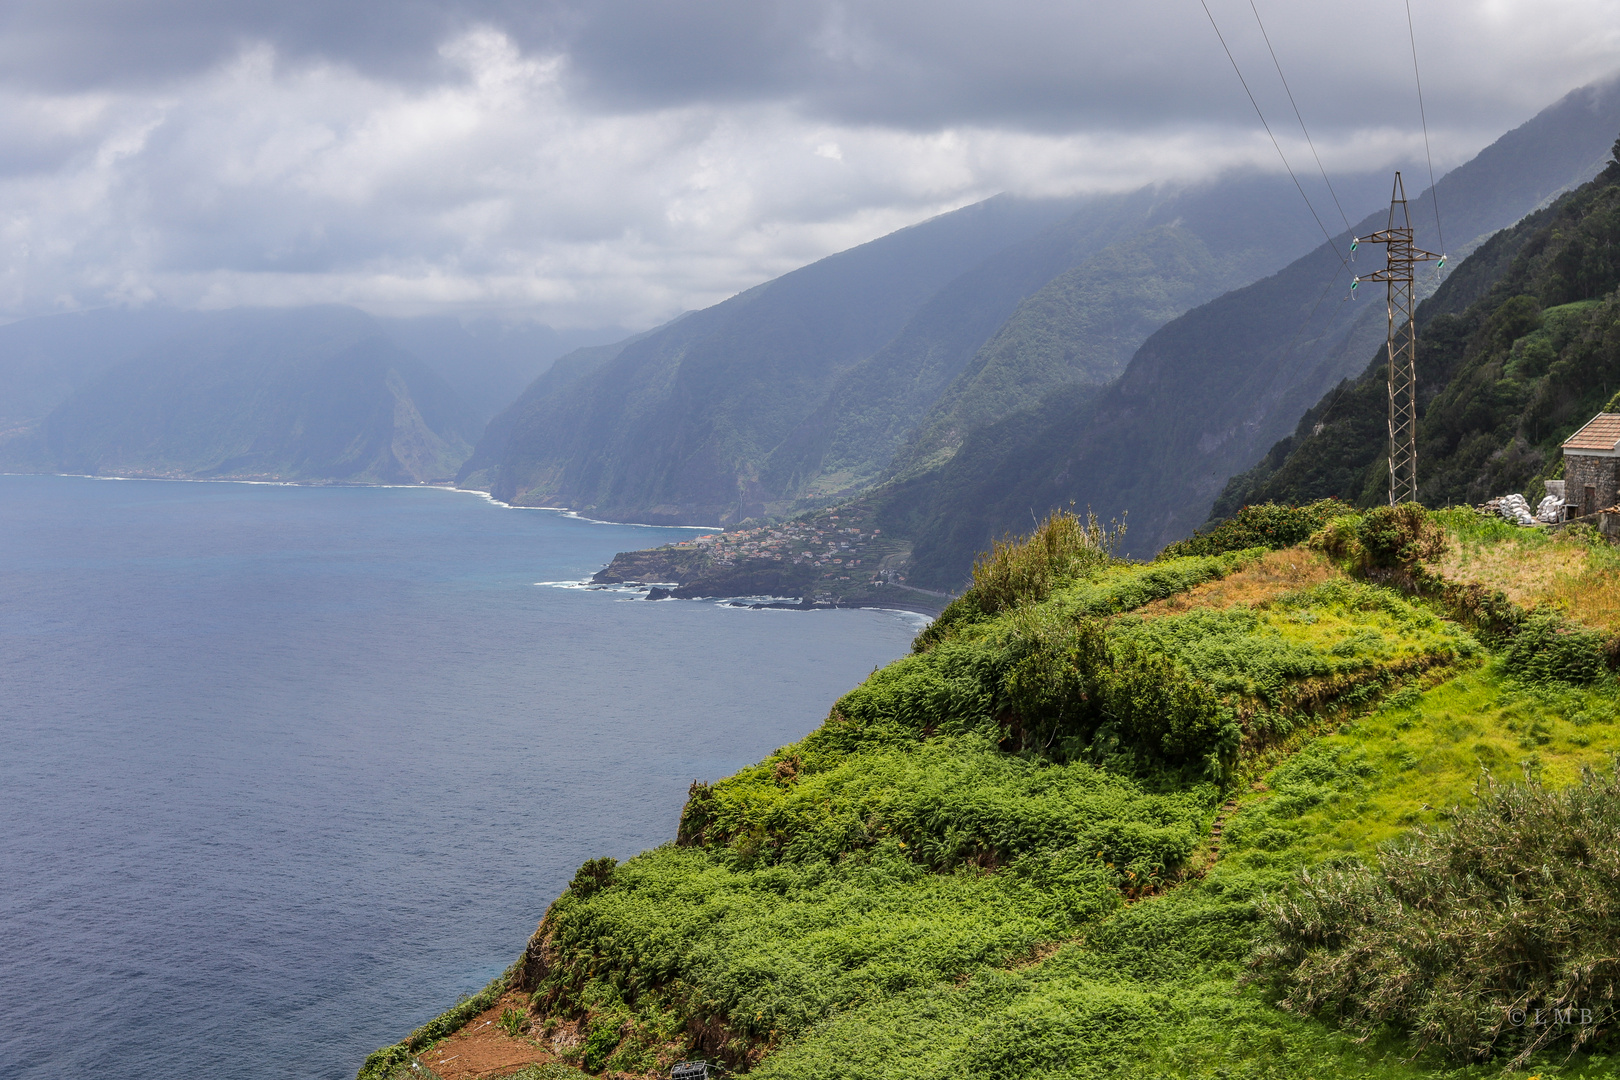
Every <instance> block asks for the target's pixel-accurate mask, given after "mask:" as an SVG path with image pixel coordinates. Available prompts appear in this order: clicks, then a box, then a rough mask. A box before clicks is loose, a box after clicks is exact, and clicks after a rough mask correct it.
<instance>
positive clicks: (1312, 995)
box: [361, 502, 1620, 1080]
mask: <svg viewBox="0 0 1620 1080" xmlns="http://www.w3.org/2000/svg"><path fill="white" fill-rule="evenodd" d="M1306 533H1310V534H1312V536H1313V539H1312V541H1311V543H1310V544H1309V545H1307V546H1293V547H1290V546H1286V545H1287V544H1288V543H1290V542H1291V541H1294V540H1297V539H1298V537H1299V536H1300V535H1302V534H1306ZM1108 540H1109V537H1108V535H1107V533H1106V532H1105V531H1099V530H1095V529H1089V530H1088V529H1087V528H1086V527H1085V524H1084V523H1083V522H1080V521H1079V520H1078V519H1074V518H1072V517H1063V516H1059V517H1055V518H1053V519H1049V521H1048V522H1047V523H1046V524H1044V525H1042V526H1041V527H1040V529H1039V531H1038V533H1037V535H1036V537H1035V538H1034V541H1033V542H1031V543H1028V544H1025V545H1023V546H1012V545H1008V546H1004V547H1002V548H999V549H998V550H997V551H996V552H995V553H994V554H993V555H992V556H991V557H990V558H989V559H988V560H987V561H986V563H985V565H984V568H983V571H982V572H981V574H979V575H978V577H977V583H976V584H975V586H974V588H973V589H971V590H970V591H969V592H968V593H966V594H964V595H963V596H962V597H961V598H959V599H958V600H957V601H955V602H953V603H952V604H951V605H950V606H949V608H947V610H946V611H945V612H944V613H943V615H942V616H941V617H940V618H939V619H938V620H936V621H935V622H934V624H933V625H932V626H931V627H930V628H929V629H928V630H927V631H925V632H924V633H923V634H921V635H919V637H918V639H917V642H916V643H915V645H914V647H913V653H912V655H910V656H908V657H906V658H904V659H902V660H900V661H897V662H896V663H894V664H891V665H889V666H888V667H886V668H884V669H882V670H880V671H877V672H874V673H873V675H872V676H871V677H870V678H868V679H867V680H866V681H865V682H863V683H862V684H861V685H860V686H858V687H856V688H855V689H853V690H852V691H851V692H850V693H848V694H846V695H845V696H844V697H843V698H841V699H840V700H839V701H837V702H836V703H835V704H834V705H833V707H832V709H831V711H830V712H829V715H828V718H827V720H826V722H825V723H824V724H823V725H822V726H821V727H820V728H818V729H817V730H816V731H814V732H812V733H811V734H810V735H808V736H807V737H806V738H805V739H803V740H801V741H800V742H799V743H796V744H794V745H791V746H787V747H783V748H782V749H781V750H779V751H777V752H776V753H774V754H772V755H771V756H770V757H769V758H767V759H766V760H765V761H762V762H760V763H759V764H758V765H755V766H753V767H750V768H747V769H744V770H742V771H741V772H739V773H737V774H735V775H733V776H730V777H727V778H724V779H721V780H718V781H715V782H712V783H705V782H694V784H693V785H692V788H691V791H690V795H689V799H688V801H687V804H686V807H685V809H684V810H683V812H682V815H681V819H680V822H679V824H678V826H676V827H675V828H674V842H673V843H670V844H665V845H663V846H661V847H658V848H656V849H654V850H651V851H647V852H644V853H643V854H641V855H638V856H636V857H635V858H633V859H630V860H628V861H626V862H624V863H617V862H615V861H614V860H613V859H606V858H604V859H593V860H591V861H589V862H587V863H586V864H585V865H584V866H582V867H581V868H580V870H579V872H578V873H577V874H576V875H575V877H574V879H573V881H572V883H571V884H570V886H569V888H568V889H567V890H566V891H565V892H564V893H563V895H562V896H560V897H559V898H558V899H557V900H556V901H555V902H554V903H553V904H552V905H551V906H550V908H549V909H548V910H547V912H546V914H545V916H544V918H543V919H542V920H541V922H540V924H539V927H538V929H537V931H536V932H535V934H534V936H533V937H532V938H531V939H530V941H529V942H528V945H527V947H526V948H525V949H524V951H523V953H522V955H521V957H520V958H519V959H518V961H517V962H516V963H515V964H514V965H513V967H512V968H511V969H510V970H509V971H508V972H506V973H505V974H503V975H502V976H501V977H500V978H499V979H497V980H496V981H495V982H494V983H492V984H491V985H490V987H489V988H488V989H487V990H486V991H485V993H483V994H481V995H479V996H478V997H477V998H474V999H470V1000H469V1001H467V1002H464V1003H463V1004H461V1005H458V1006H457V1007H456V1008H455V1009H452V1010H451V1011H450V1012H449V1013H446V1014H445V1016H444V1017H441V1018H440V1019H439V1020H437V1021H434V1022H433V1023H432V1024H429V1025H428V1026H426V1027H424V1028H423V1029H421V1030H420V1031H418V1032H416V1033H414V1034H413V1035H412V1036H411V1037H410V1038H409V1039H407V1040H406V1041H404V1042H402V1043H400V1044H398V1045H396V1046H393V1047H389V1048H385V1049H384V1050H381V1051H378V1052H377V1053H376V1054H374V1055H373V1056H372V1058H371V1059H370V1060H368V1062H367V1064H366V1066H365V1067H364V1068H363V1069H362V1070H361V1080H402V1078H403V1077H405V1076H411V1077H422V1076H429V1077H432V1076H442V1077H447V1078H448V1077H451V1076H452V1075H453V1076H454V1077H455V1080H463V1078H465V1080H472V1078H475V1077H479V1078H481V1077H493V1076H497V1075H501V1076H506V1075H514V1074H512V1073H511V1072H510V1069H511V1067H512V1063H522V1062H529V1063H533V1064H532V1065H528V1066H526V1067H525V1071H523V1072H520V1073H517V1074H515V1075H518V1076H522V1077H524V1078H525V1080H552V1078H561V1077H564V1076H574V1077H577V1076H578V1075H579V1073H578V1071H576V1070H583V1071H584V1072H586V1073H590V1074H593V1075H601V1076H610V1077H614V1078H631V1077H638V1078H639V1077H646V1078H651V1077H654V1076H667V1075H669V1070H670V1067H671V1065H672V1064H673V1063H675V1062H678V1061H683V1060H689V1059H691V1058H695V1057H701V1058H705V1059H707V1060H709V1061H711V1062H719V1063H722V1064H723V1065H724V1066H725V1068H726V1069H728V1070H730V1071H731V1072H733V1073H741V1072H748V1073H750V1074H751V1075H754V1076H757V1077H760V1078H763V1080H771V1078H776V1077H782V1078H784V1080H785V1078H788V1077H793V1078H801V1077H807V1076H813V1077H823V1076H826V1077H839V1078H840V1080H887V1078H891V1077H895V1076H905V1077H908V1078H911V1077H916V1078H920V1080H947V1078H954V1077H961V1076H995V1077H1001V1078H1005V1080H1055V1078H1058V1077H1075V1078H1094V1077H1095V1078H1101V1077H1113V1076H1126V1075H1141V1076H1180V1077H1186V1078H1198V1080H1215V1078H1217V1077H1219V1078H1222V1080H1231V1078H1233V1077H1244V1078H1251V1080H1261V1078H1265V1080H1274V1078H1275V1080H1306V1078H1315V1077H1320V1076H1323V1075H1335V1076H1343V1077H1346V1078H1351V1080H1397V1078H1399V1080H1413V1078H1423V1077H1433V1078H1435V1080H1439V1078H1441V1077H1445V1078H1448V1080H1461V1078H1467V1080H1485V1077H1487V1076H1492V1075H1501V1073H1502V1069H1503V1066H1504V1065H1506V1066H1509V1067H1510V1068H1515V1069H1516V1068H1520V1067H1524V1068H1528V1069H1538V1068H1539V1069H1543V1070H1544V1071H1549V1072H1550V1071H1553V1070H1556V1071H1557V1074H1558V1075H1559V1076H1562V1077H1577V1078H1593V1080H1595V1078H1596V1077H1599V1076H1607V1075H1611V1071H1610V1070H1609V1068H1608V1061H1609V1059H1608V1058H1607V1057H1606V1056H1605V1055H1606V1054H1608V1053H1609V1052H1611V1051H1613V1050H1614V1049H1616V1046H1617V1043H1620V1038H1617V1034H1616V1028H1615V1019H1616V1017H1615V1015H1614V1014H1613V1012H1612V1005H1610V1004H1607V1003H1611V1002H1612V1001H1613V1000H1614V996H1615V994H1616V993H1617V992H1620V979H1617V978H1616V976H1615V975H1614V974H1613V973H1612V971H1610V969H1609V968H1605V967H1601V965H1599V966H1590V967H1589V966H1587V965H1588V964H1589V962H1594V961H1596V960H1598V959H1599V958H1600V957H1602V956H1612V955H1613V954H1614V952H1613V951H1614V949H1615V948H1620V940H1616V938H1617V936H1620V931H1617V930H1616V927H1615V924H1614V921H1613V919H1612V917H1611V916H1610V914H1609V912H1611V911H1612V902H1613V892H1614V885H1613V882H1614V880H1615V873H1616V872H1617V871H1616V868H1615V867H1613V866H1612V862H1613V860H1612V858H1611V856H1612V852H1611V851H1609V848H1612V845H1607V846H1604V844H1594V843H1592V842H1591V840H1590V838H1594V837H1598V836H1600V835H1601V836H1612V835H1613V834H1614V830H1615V829H1617V828H1620V811H1617V810H1616V807H1620V783H1617V782H1610V781H1607V780H1604V779H1602V778H1601V775H1602V774H1600V773H1594V772H1592V771H1590V770H1592V769H1594V768H1595V769H1598V770H1603V769H1606V768H1608V767H1609V766H1607V765H1606V764H1605V763H1606V762H1607V761H1608V760H1609V755H1611V754H1612V753H1615V752H1617V751H1620V680H1617V676H1616V673H1615V668H1616V666H1617V665H1620V610H1616V609H1615V607H1614V605H1613V603H1612V597H1613V595H1614V581H1615V580H1616V579H1617V575H1620V549H1617V548H1616V547H1615V546H1613V545H1611V544H1608V543H1606V542H1605V541H1603V540H1602V539H1601V538H1599V537H1597V536H1595V535H1594V534H1592V533H1591V531H1590V530H1581V529H1576V528H1572V529H1569V530H1566V531H1565V532H1563V533H1560V534H1556V535H1549V534H1548V533H1547V532H1546V531H1544V530H1535V529H1520V528H1518V527H1516V526H1513V525H1511V524H1508V523H1505V522H1502V521H1501V520H1499V519H1487V518H1484V517H1481V516H1479V515H1476V514H1474V513H1473V512H1472V511H1469V510H1452V511H1439V512H1432V513H1431V512H1427V511H1424V510H1423V509H1422V508H1420V507H1415V506H1406V507H1401V508H1398V509H1390V508H1387V507H1385V508H1379V509H1375V510H1372V511H1369V512H1367V513H1365V514H1356V513H1353V512H1351V511H1350V510H1349V509H1348V508H1346V507H1344V506H1343V505H1342V504H1335V503H1330V502H1325V503H1321V504H1317V505H1315V506H1312V507H1307V508H1299V509H1296V508H1285V507H1275V506H1269V507H1253V508H1250V509H1249V510H1246V511H1245V512H1244V513H1243V514H1242V515H1239V518H1238V519H1236V520H1235V521H1234V522H1232V523H1229V524H1227V525H1223V526H1222V527H1220V528H1219V529H1217V530H1216V531H1215V532H1214V533H1212V534H1209V535H1205V536H1199V537H1195V538H1193V539H1192V540H1189V541H1186V542H1184V543H1183V544H1182V545H1180V546H1179V547H1178V549H1177V550H1175V551H1172V552H1170V553H1167V554H1166V555H1163V556H1161V557H1160V558H1158V559H1156V560H1155V561H1153V562H1151V563H1136V562H1131V561H1128V560H1124V559H1118V558H1115V557H1114V556H1113V555H1111V554H1110V552H1109V547H1110V545H1109V543H1108ZM1553 568H1558V573H1553V572H1551V571H1552V570H1553ZM1510 597H1511V598H1510ZM1555 604H1556V605H1557V606H1556V607H1554V605H1555ZM1526 754H1529V755H1530V757H1529V758H1528V759H1527V758H1526ZM1527 760H1528V761H1530V762H1531V766H1530V767H1529V768H1530V771H1529V772H1528V773H1526V782H1525V783H1524V784H1522V785H1514V786H1512V787H1511V788H1509V787H1507V786H1502V787H1498V786H1497V783H1496V781H1493V780H1491V779H1490V778H1489V777H1488V776H1487V778H1486V779H1485V780H1484V781H1481V780H1480V768H1481V766H1482V765H1483V766H1485V767H1486V768H1487V769H1490V770H1494V771H1495V772H1496V773H1497V774H1498V775H1500V776H1503V777H1507V776H1510V775H1514V774H1515V773H1516V764H1515V763H1516V762H1521V761H1527ZM1583 770H1585V771H1583ZM1471 790H1472V791H1474V792H1475V795H1474V796H1471V795H1470V791H1471ZM1476 804H1477V805H1479V809H1478V810H1465V809H1462V807H1464V806H1465V805H1476ZM1448 808H1451V809H1448ZM673 824H674V823H672V825H673ZM1569 837H1577V838H1578V842H1575V843H1569V842H1565V841H1566V840H1567V839H1568V838H1569ZM1395 841H1400V844H1399V845H1398V847H1399V850H1398V851H1397V849H1396V847H1393V846H1392V842H1395ZM1599 850H1602V851H1604V852H1605V854H1604V855H1603V856H1602V859H1596V858H1595V857H1594V856H1593V855H1592V852H1594V851H1599ZM1403 853H1404V854H1403ZM1603 860H1607V861H1603ZM1307 870H1308V871H1309V872H1308V873H1302V871H1307ZM1448 875H1450V876H1448ZM1481 875H1484V876H1481ZM1485 881H1502V882H1514V883H1517V884H1515V885H1513V886H1512V888H1511V889H1507V890H1493V889H1490V888H1483V887H1482V885H1481V883H1482V882H1485ZM1570 897H1580V898H1582V899H1581V900H1580V901H1579V902H1576V903H1570ZM1510 930H1511V932H1509V931H1510ZM1526 934H1528V935H1529V938H1530V945H1529V947H1530V948H1533V949H1534V950H1535V951H1536V953H1537V955H1542V956H1545V957H1546V958H1547V962H1546V963H1545V964H1540V965H1536V966H1534V968H1533V970H1532V969H1531V966H1529V965H1525V964H1524V963H1523V962H1522V956H1523V952H1522V949H1523V948H1524V947H1525V944H1524V942H1525V938H1524V935H1526ZM1420 949H1421V950H1424V951H1423V952H1421V953H1420V952H1419V951H1418V950H1420ZM1457 972H1463V973H1465V974H1466V975H1467V977H1466V978H1458V977H1455V973H1457ZM1571 972H1573V973H1576V975H1577V976H1578V977H1579V978H1581V979H1583V980H1585V981H1584V982H1582V983H1581V984H1580V985H1579V986H1570V985H1566V983H1567V980H1566V979H1565V976H1566V975H1568V974H1569V973H1571ZM1571 995H1579V997H1580V999H1581V1000H1585V999H1587V998H1588V997H1589V998H1590V999H1591V1000H1592V1001H1594V1002H1598V1003H1604V1004H1600V1005H1598V1006H1594V1007H1593V1012H1592V1013H1591V1017H1592V1022H1591V1023H1587V1024H1585V1025H1584V1026H1583V1025H1582V1024H1579V1023H1570V1024H1565V1025H1559V1026H1557V1027H1554V1026H1550V1025H1548V1026H1545V1027H1544V1028H1536V1029H1531V1028H1527V1027H1524V1026H1522V1025H1521V1026H1520V1027H1517V1028H1515V1027H1513V1026H1512V1025H1510V1024H1507V1023H1505V1022H1498V1021H1499V1019H1500V1017H1503V1016H1507V1015H1508V1014H1509V1009H1508V1003H1512V1002H1517V1003H1519V1004H1520V1005H1522V1004H1523V1003H1524V1002H1527V1001H1528V1002H1531V1003H1532V1007H1539V1005H1538V1004H1537V1003H1548V1002H1553V1001H1570V1000H1575V998H1574V997H1572V996H1571ZM1279 1000H1280V1001H1283V1002H1286V1003H1288V1005H1289V1007H1288V1008H1280V1007H1279V1006H1278V1002H1279ZM1323 1001H1331V1002H1334V1003H1335V1008H1334V1009H1333V1010H1331V1011H1322V1010H1320V1007H1319V1005H1318V1004H1317V1003H1319V1002H1323ZM1547 1007H1548V1008H1551V1006H1550V1005H1547ZM1436 1009H1440V1010H1442V1011H1443V1013H1444V1015H1445V1016H1447V1017H1449V1018H1450V1019H1449V1020H1448V1025H1447V1026H1446V1027H1445V1028H1444V1029H1443V1030H1437V1029H1436V1028H1435V1027H1434V1026H1433V1025H1432V1024H1431V1023H1429V1022H1428V1020H1426V1019H1425V1018H1426V1017H1432V1016H1433V1015H1435V1013H1434V1010H1436ZM458 1032H469V1033H471V1034H459V1033H458ZM1367 1035H1376V1038H1364V1037H1363V1036H1367ZM457 1039H461V1040H464V1041H465V1042H468V1043H470V1042H473V1041H475V1040H483V1042H484V1043H498V1044H499V1046H493V1045H489V1046H482V1056H481V1057H477V1058H476V1059H477V1060H481V1061H495V1060H497V1059H499V1060H500V1061H502V1062H506V1063H508V1064H503V1065H501V1066H500V1067H499V1068H495V1067H493V1066H491V1067H490V1068H488V1069H483V1070H482V1071H479V1070H478V1069H470V1068H464V1066H465V1064H466V1062H467V1061H468V1060H473V1059H474V1055H473V1054H471V1052H470V1051H471V1049H472V1048H471V1047H469V1048H468V1050H469V1052H468V1053H466V1054H464V1053H463V1051H462V1049H461V1048H462V1046H463V1043H458V1042H456V1041H455V1040H457ZM480 1045H482V1044H480ZM496 1050H499V1051H500V1053H498V1054H497V1053H496V1052H495V1051H496ZM458 1062H459V1063H460V1064H458ZM441 1068H442V1069H443V1070H445V1071H439V1070H440V1069H441ZM458 1070H459V1071H458Z"/></svg>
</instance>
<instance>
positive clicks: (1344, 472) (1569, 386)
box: [1212, 142, 1620, 519]
mask: <svg viewBox="0 0 1620 1080" xmlns="http://www.w3.org/2000/svg"><path fill="white" fill-rule="evenodd" d="M1615 149H1616V152H1617V153H1620V142H1617V143H1616V144H1615ZM1487 284H1488V287H1486V286H1487ZM1617 287H1620V164H1610V166H1609V167H1608V168H1607V169H1606V170H1604V172H1603V173H1601V174H1600V175H1599V176H1598V177H1597V178H1596V179H1594V180H1593V181H1591V182H1590V183H1588V184H1586V185H1583V186H1582V187H1581V188H1579V189H1578V190H1576V191H1574V192H1572V193H1570V194H1569V195H1566V196H1564V197H1563V198H1561V199H1559V200H1558V201H1557V202H1556V203H1554V204H1553V205H1552V206H1550V207H1548V208H1547V209H1545V210H1542V211H1540V212H1538V213H1536V214H1533V215H1531V216H1530V217H1529V218H1526V219H1525V220H1524V221H1523V222H1521V223H1520V224H1519V225H1518V226H1516V227H1515V228H1513V229H1509V230H1506V231H1505V232H1503V233H1502V234H1500V235H1498V236H1496V237H1494V238H1493V239H1492V240H1491V241H1490V242H1489V243H1488V244H1487V245H1486V246H1485V247H1483V248H1481V249H1480V251H1479V253H1478V254H1477V255H1475V256H1474V257H1472V258H1470V259H1469V260H1467V261H1466V262H1465V263H1464V264H1463V265H1462V267H1461V268H1459V270H1458V273H1457V276H1456V277H1454V278H1453V279H1452V280H1451V281H1449V282H1447V283H1446V285H1445V286H1443V287H1442V288H1441V289H1440V291H1439V292H1437V293H1436V294H1435V296H1434V297H1433V298H1431V299H1430V300H1428V301H1426V302H1425V303H1424V304H1423V305H1421V306H1420V308H1419V312H1418V315H1419V325H1420V329H1419V335H1420V336H1419V352H1418V379H1419V386H1420V388H1421V393H1420V398H1419V403H1420V405H1421V406H1422V408H1423V414H1422V417H1421V420H1420V423H1419V438H1418V477H1419V491H1420V495H1421V497H1422V499H1423V500H1424V501H1425V502H1428V503H1431V504H1437V505H1444V504H1448V503H1479V502H1483V501H1484V500H1485V499H1487V498H1490V497H1492V496H1494V495H1502V494H1507V493H1508V492H1521V493H1524V494H1526V495H1527V497H1529V498H1531V499H1532V500H1534V499H1538V498H1540V496H1541V494H1542V492H1541V485H1540V483H1539V482H1538V481H1539V480H1542V479H1547V478H1554V477H1557V476H1560V475H1562V472H1561V470H1562V467H1563V459H1562V456H1561V455H1560V454H1559V453H1558V451H1557V447H1558V445H1559V444H1560V443H1561V442H1562V441H1563V440H1564V439H1566V438H1568V437H1569V435H1570V434H1571V433H1573V432H1574V431H1575V430H1576V429H1577V428H1579V427H1580V426H1581V425H1582V424H1584V423H1586V421H1588V420H1590V419H1591V417H1592V415H1593V414H1594V413H1596V412H1598V411H1599V410H1601V409H1602V408H1603V407H1604V406H1605V405H1606V404H1607V403H1608V401H1609V400H1610V398H1611V397H1612V396H1613V395H1614V394H1615V393H1616V392H1617V391H1620V339H1617V338H1616V336H1615V329H1614V328H1615V326H1616V325H1617V323H1620V295H1617V293H1616V288H1617ZM1387 379H1388V369H1387V366H1386V362H1385V358H1384V357H1383V356H1382V355H1377V356H1375V357H1374V359H1373V362H1372V363H1371V364H1370V365H1369V366H1368V367H1367V370H1366V371H1365V372H1364V373H1363V374H1362V375H1361V376H1360V378H1358V379H1356V380H1354V381H1348V380H1347V381H1346V382H1345V383H1343V384H1341V385H1340V386H1339V387H1337V388H1335V389H1334V390H1333V391H1332V392H1331V393H1329V394H1328V395H1326V396H1325V397H1324V398H1323V399H1322V401H1320V402H1319V403H1318V404H1317V405H1316V406H1315V407H1314V408H1312V409H1311V410H1309V411H1308V412H1307V413H1306V414H1305V415H1304V417H1303V418H1302V419H1301V420H1300V423H1299V426H1298V427H1297V428H1296V430H1295V432H1294V434H1293V435H1292V436H1290V437H1288V438H1286V439H1284V440H1281V441H1280V442H1278V443H1277V444H1276V445H1275V446H1273V447H1272V449H1271V451H1270V452H1269V453H1268V454H1267V455H1266V457H1265V458H1263V459H1262V460H1261V461H1260V463H1259V464H1257V465H1255V466H1254V467H1253V468H1252V469H1250V470H1248V471H1247V472H1245V473H1243V474H1240V475H1238V476H1236V477H1233V478H1232V480H1231V481H1230V482H1229V483H1228V485H1227V488H1226V490H1225V491H1224V492H1222V494H1221V497H1220V498H1219V499H1218V500H1217V501H1216V503H1215V507H1214V509H1213V511H1212V516H1213V517H1214V518H1215V519H1220V518H1222V517H1225V516H1229V515H1231V514H1233V513H1236V512H1237V510H1238V509H1239V508H1240V507H1241V506H1243V505H1244V504H1245V503H1250V502H1266V501H1279V502H1301V501H1308V500H1311V499H1316V498H1322V497H1326V496H1334V497H1336V498H1340V499H1344V500H1346V501H1349V502H1355V503H1359V504H1361V505H1371V504H1373V503H1375V502H1377V501H1380V500H1381V499H1383V498H1385V497H1386V492H1387V485H1388V479H1387V466H1386V463H1385V445H1386V441H1387V427H1386V420H1385V417H1386V412H1387V407H1388V406H1387V397H1386V390H1385V385H1386V382H1387Z"/></svg>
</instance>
